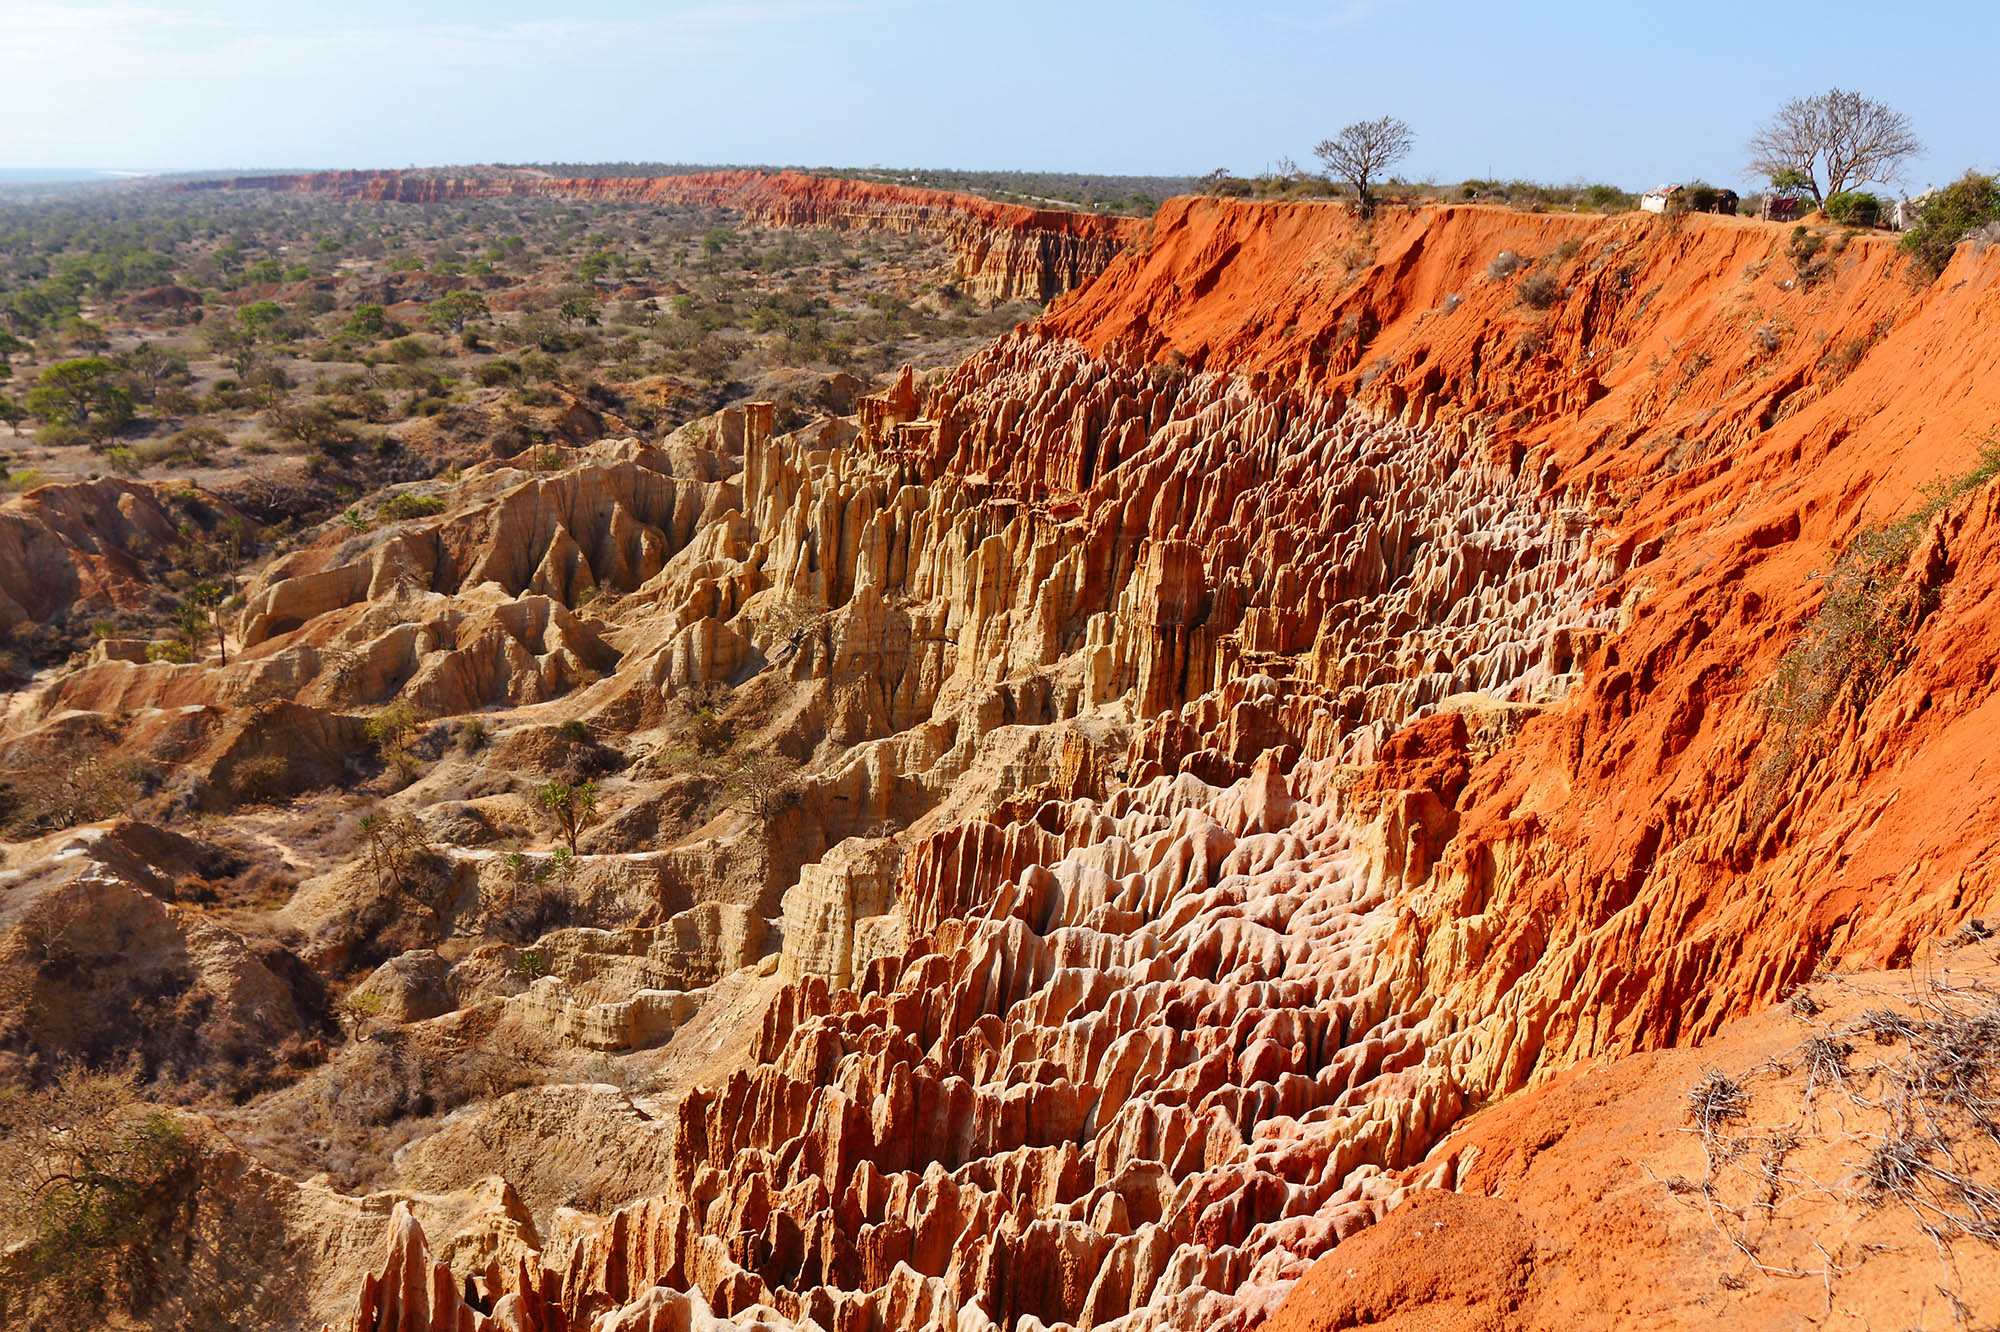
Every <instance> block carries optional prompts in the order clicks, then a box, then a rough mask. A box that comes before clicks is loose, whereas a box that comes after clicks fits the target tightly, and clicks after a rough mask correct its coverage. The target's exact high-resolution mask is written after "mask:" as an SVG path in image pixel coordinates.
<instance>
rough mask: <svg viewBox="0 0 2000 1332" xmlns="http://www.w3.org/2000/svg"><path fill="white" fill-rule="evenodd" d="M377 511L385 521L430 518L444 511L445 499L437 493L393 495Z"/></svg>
mask: <svg viewBox="0 0 2000 1332" xmlns="http://www.w3.org/2000/svg"><path fill="white" fill-rule="evenodd" d="M376 512H378V513H379V514H380V515H381V516H382V518H383V520H384V521H385V522H392V523H393V522H399V521H401V520H402V519H405V518H428V517H430V516H431V515H432V514H438V513H443V512H444V501H443V500H441V499H439V498H438V497H437V496H435V495H408V494H403V495H391V496H390V497H389V498H388V499H386V500H384V501H382V504H381V507H380V508H379V509H377V510H376Z"/></svg>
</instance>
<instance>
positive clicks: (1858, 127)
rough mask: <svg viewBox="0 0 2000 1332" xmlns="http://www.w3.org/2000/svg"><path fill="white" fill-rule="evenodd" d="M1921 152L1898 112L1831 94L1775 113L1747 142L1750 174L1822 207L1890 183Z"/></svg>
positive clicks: (1906, 120)
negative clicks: (1792, 184) (1784, 184)
mask: <svg viewBox="0 0 2000 1332" xmlns="http://www.w3.org/2000/svg"><path fill="white" fill-rule="evenodd" d="M1923 150H1924V145H1923V143H1922V141H1920V140H1919V139H1918V138H1917V136H1916V134H1915V132H1914V131H1912V129H1911V128H1910V118H1909V117H1908V116H1906V115H1904V114H1903V113H1902V112H1901V111H1898V110H1896V109H1895V108H1893V107H1890V106H1887V105H1885V104H1884V103H1881V102H1877V101H1875V100H1873V99H1871V98H1867V97H1863V96H1862V95H1861V94H1860V93H1854V92H1845V91H1842V90H1841V89H1839V88H1835V89H1834V90H1833V91H1832V92H1825V93H1821V94H1819V95H1818V96H1816V97H1794V98H1793V99H1792V100H1791V101H1789V102H1786V103H1785V104H1784V105H1783V106H1781V107H1779V108H1778V114H1777V115H1775V116H1773V117H1772V118H1771V123H1770V124H1768V125H1766V126H1764V128H1763V129H1761V130H1759V131H1757V133H1756V135H1755V137H1753V138H1752V139H1751V140H1750V152H1751V154H1752V157H1751V160H1750V169H1751V170H1752V171H1755V172H1757V173H1758V174H1759V175H1763V176H1769V177H1772V178H1773V179H1788V180H1795V181H1797V183H1798V184H1800V185H1802V186H1804V187H1805V188H1806V189H1809V190H1811V191H1812V196H1813V200H1814V202H1816V203H1824V202H1826V199H1827V197H1828V196H1829V195H1834V194H1839V193H1840V192H1841V191H1843V190H1848V189H1852V188H1854V187H1855V186H1857V185H1861V184H1865V183H1867V182H1869V181H1877V182H1881V183H1883V184H1889V183H1893V182H1894V181H1895V179H1896V177H1897V176H1898V175H1899V174H1900V173H1901V171H1902V168H1903V164H1904V163H1905V162H1907V161H1908V160H1909V159H1910V158H1912V157H1915V156H1916V155H1917V154H1919V153H1921V152H1923ZM1822 181H1824V183H1825V188H1824V190H1822V188H1821V182H1822Z"/></svg>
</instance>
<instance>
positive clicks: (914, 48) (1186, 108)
mask: <svg viewBox="0 0 2000 1332" xmlns="http://www.w3.org/2000/svg"><path fill="white" fill-rule="evenodd" d="M1918 13H1920V14H1921V18H1917V17H1916V16H1915V15H1916V14H1918ZM1996 51H2000V4H1994V3H1992V0H1985V2H1984V3H1973V2H1972V0H1933V2H1932V3H1931V4H1929V5H1927V6H1925V7H1923V8H1922V9H1921V10H1920V11H1912V10H1907V9H1901V10H1899V9H1898V8H1896V7H1895V6H1888V5H1882V4H1879V3H1876V4H1868V5H1862V4H1858V3H1847V2H1846V0H1827V2H1824V3H1817V4H1797V3H1789V2H1767V3H1761V4H1757V3H1742V2H1741V0H1737V2H1735V3H1715V2H1713V0H1677V2H1676V3H1672V4H1665V3H1649V4H1627V3H1620V0H1599V2H1598V3H1594V4H1583V3H1572V2H1571V0H1555V2H1554V3H1543V4H1533V5H1524V4H1517V5H1502V4H1490V3H1473V2H1470V0H1330V2H1328V3H1320V4H1306V3H1297V2H1296V0H1241V2H1240V3H1235V4H1193V3H1175V2H1173V0H1155V3H1150V4H1145V5H1140V4H1128V3H1092V0H1069V2H1068V3H1054V2H1052V0H1014V2H1010V0H980V2H979V3H958V2H957V0H741V2H732V0H656V2H655V3H650V4H648V3H636V2H635V0H577V2H576V3H572V4H570V5H569V6H567V7H566V8H559V7H557V6H553V5H548V4H542V5H529V4H524V3H518V2H516V0H488V2H487V3H480V4H466V3H435V2H430V3H427V2H426V0H403V3H388V2H387V0H348V2H344V3H339V4H330V3H323V4H283V3H277V2H275V0H271V2H267V3H258V4H253V3H246V2H245V0H209V2H206V3H203V2H201V0H186V2H185V3H184V2H183V0H153V2H150V3H129V4H128V3H122V2H119V0H112V2H107V3H98V2H97V0H0V70H4V77H0V123H4V124H5V126H6V130H5V132H4V134H0V167H34V166H49V165H63V166H94V167H127V168H154V169H183V168H208V167H222V166H231V167H293V166H296V167H306V166H313V167H321V166H323V167H399V166H411V165H435V164H442V163H459V162H482V161H533V160H563V161H609V160H621V159H624V160H655V161H698V162H771V163H797V164H808V165H820V164H832V165H853V166H868V165H894V166H902V165H914V166H960V167H987V168H1001V167H1023V168H1038V169H1047V170H1076V171H1101V172H1141V173H1175V174H1180V173H1200V172H1204V171H1207V170H1209V169H1211V168H1213V167H1217V166H1228V167H1230V168H1231V169H1233V170H1236V171H1239V172H1254V171H1259V170H1263V169H1265V168H1268V167H1269V166H1270V165H1272V164H1273V163H1275V162H1276V161H1278V160H1279V159H1280V158H1283V157H1291V158H1293V159H1296V160H1297V161H1299V162H1301V163H1305V162H1309V161H1310V157H1311V147H1312V144H1313V143H1314V142H1315V141H1317V140H1318V139H1319V138H1321V137H1324V136H1325V135H1326V134H1328V133H1330V132H1331V131H1333V130H1336V129H1338V128H1339V127H1340V126H1341V125H1343V124H1345V123H1347V122H1348V121H1351V120H1356V119H1361V118H1364V117H1372V116H1376V115H1382V114H1394V115H1399V116H1401V117H1403V118H1404V119H1405V120H1408V121H1409V122H1410V123H1411V124H1412V125H1413V126H1415V128H1416V130H1417V132H1418V136H1419V137H1418V141H1417V149H1416V152H1415V153H1414V154H1413V155H1412V157H1411V159H1410V161H1409V163H1408V169H1409V171H1410V172H1411V174H1413V175H1414V176H1417V177H1419V178H1422V177H1425V176H1431V177H1435V178H1436V179H1438V180H1440V181H1454V180H1459V179H1463V178H1465V177H1467V176H1473V175H1489V174H1498V175H1508V176H1516V175H1518V176H1527V177H1533V178H1539V179H1546V180H1571V179H1576V178H1579V177H1587V178H1590V179H1608V180H1612V181H1615V182H1617V183H1620V184H1623V185H1626V186H1628V187H1642V186H1646V185H1651V184H1654V183H1657V182H1659V181H1662V180H1669V179H1684V178H1688V177H1692V176H1695V175H1703V176H1706V177H1708V178H1709V179H1711V180H1714V181H1717V182H1718V183H1730V182H1738V181H1739V180H1740V179H1741V177H1742V175H1743V171H1742V161H1743V157H1744V153H1743V148H1742V144H1743V141H1744V139H1745V138H1746V137H1747V135H1748V133H1749V132H1750V131H1751V130H1752V129H1753V128H1754V127H1755V125H1756V124H1757V123H1758V121H1759V120H1761V119H1762V118H1763V117H1765V116H1767V115H1768V114H1769V113H1770V111H1771V110H1772V109H1773V108H1774V107H1775V106H1776V105H1777V104H1778V103H1779V102H1780V101H1782V100H1783V99H1784V98H1785V97H1787V96H1790V95H1793V94H1796V93H1809V92H1816V91H1821V90H1824V89H1825V88H1827V87H1829V86H1833V85H1836V84H1837V85H1840V86H1844V87H1851V88H1855V89H1858V90H1860V91H1862V92H1865V93H1868V94H1870V95H1872V96H1875V97H1879V98H1881V99H1883V100H1885V101H1888V102H1890V103H1891V104H1893V105H1895V106H1898V107H1900V108H1902V109H1903V110H1905V111H1906V112H1908V113H1909V115H1910V116H1911V118H1912V119H1913V120H1914V121H1915V122H1916V126H1917V129H1918V132H1919V133H1920V135H1921V136H1922V137H1923V138H1924V139H1925V141H1926V142H1927V143H1928V144H1929V145H1930V148H1931V151H1930V153H1929V155H1928V156H1927V157H1926V158H1925V159H1924V160H1923V161H1921V162H1919V163H1917V164H1916V165H1915V167H1914V168H1913V169H1912V170H1911V172H1910V178H1909V182H1908V183H1909V184H1910V186H1911V187H1912V188H1913V189H1919V188H1922V187H1923V186H1924V185H1925V184H1927V183H1932V182H1941V181H1943V180H1946V179H1949V178H1951V177H1953V176H1956V175H1957V174H1958V172H1959V171H1961V170H1963V169H1964V168H1965V167H1967V166H1970V165H1975V164H1977V165H1982V166H1985V167H1989V168H1990V167H1992V166H1994V165H1995V164H1996V163H2000V111H1996V108H1995V103H1994V100H1993V86H1994V68H1995V67H1994V53H1995V52H1996Z"/></svg>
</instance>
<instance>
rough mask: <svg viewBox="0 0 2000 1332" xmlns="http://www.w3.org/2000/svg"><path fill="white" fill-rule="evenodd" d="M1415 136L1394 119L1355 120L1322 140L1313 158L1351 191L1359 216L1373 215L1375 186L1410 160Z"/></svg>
mask: <svg viewBox="0 0 2000 1332" xmlns="http://www.w3.org/2000/svg"><path fill="white" fill-rule="evenodd" d="M1416 137H1417V136H1416V133H1415V132H1414V131H1412V130H1411V129H1410V127H1409V126H1408V125H1406V124H1404V123H1403V122H1402V121H1400V120H1398V119H1396V118H1395V117H1394V116H1383V117H1382V118H1381V119H1380V120H1357V121H1355V122H1354V123H1353V124H1352V125H1349V126H1348V127H1347V128H1346V129H1344V130H1342V131H1341V132H1340V134H1339V136H1338V137H1336V138H1332V139H1321V140H1320V141H1319V144H1318V146H1317V147H1315V148H1314V149H1313V154H1314V155H1315V156H1317V157H1318V158H1319V160H1320V161H1322V162H1324V163H1326V169H1327V170H1328V171H1331V172H1333V173H1334V174H1335V175H1337V176H1339V177H1340V178H1341V179H1342V180H1345V181H1346V182H1347V183H1348V184H1349V185H1352V186H1353V187H1354V194H1355V198H1356V199H1357V200H1359V202H1360V205H1361V216H1363V217H1373V216H1374V215H1375V192H1374V184H1375V182H1376V181H1377V180H1378V179H1380V178H1381V176H1382V174H1383V173H1384V172H1386V171H1387V170H1388V169H1389V168H1390V167H1392V166H1394V165H1396V163H1398V162H1400V161H1402V160H1403V159H1404V158H1405V157H1407V156H1409V152H1410V145H1411V144H1412V143H1414V142H1415V141H1416Z"/></svg>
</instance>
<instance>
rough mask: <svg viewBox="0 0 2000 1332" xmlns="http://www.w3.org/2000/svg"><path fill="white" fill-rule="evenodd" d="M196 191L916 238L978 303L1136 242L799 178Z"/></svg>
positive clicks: (1073, 275)
mask: <svg viewBox="0 0 2000 1332" xmlns="http://www.w3.org/2000/svg"><path fill="white" fill-rule="evenodd" d="M186 188H188V189H192V190H270V191H276V192H280V193H293V192H303V193H317V194H333V195H339V196H342V197H345V198H353V199H377V200H388V201H392V202H397V203H442V202H447V201H450V200H453V199H494V198H528V197H547V198H563V199H590V200H625V201H637V202H650V203H660V204H675V205H681V206H697V207H707V208H727V209H731V210H733V211H736V212H740V213H741V214H743V216H744V217H745V219H746V220H748V221H750V222H752V223H754V224H756V225H759V226H783V227H834V228H838V229H840V230H855V231H893V232H902V233H921V234H924V235H930V236H935V237H938V238H939V239H941V240H943V241H945V242H946V243H947V244H948V245H949V246H950V247H951V249H952V252H953V254H954V255H955V256H956V259H957V264H958V276H959V279H960V281H961V282H963V283H964V285H965V286H966V288H967V289H968V290H969V291H971V293H972V294H973V295H974V296H975V297H977V298H978V299H981V300H984V301H988V302H992V303H998V302H1002V301H1010V300H1031V301H1047V300H1052V299H1053V298H1055V297H1056V296H1058V295H1060V294H1061V293H1063V292H1065V291H1069V290H1071V289H1073V288H1075V287H1079V286H1081V285H1083V284H1084V283H1086V282H1088V281H1089V280H1090V279H1091V278H1093V277H1095V276H1096V275H1097V274H1098V273H1100V272H1102V271H1103V270H1104V267H1105V265H1106V264H1108V263H1110V262H1111V258H1112V256H1113V255H1115V254H1116V253H1117V252H1118V249H1119V247H1120V246H1122V245H1123V244H1125V243H1126V242H1127V241H1129V240H1130V239H1131V238H1132V237H1133V236H1135V235H1138V234H1139V233H1140V232H1141V231H1143V229H1144V227H1145V224H1144V223H1143V222H1141V221H1139V220H1137V219H1134V218H1126V217H1106V216H1101V215H1098V214H1094V213H1078V212H1069V211H1066V210H1063V209H1059V208H1028V207H1025V206H1023V205H1020V204H1007V203H998V202H995V201H994V200H991V199H982V198H980V197H978V196H977V195H970V194H953V193H949V192H947V191H944V190H927V189H918V188H916V187H913V186H908V185H891V184H885V183H878V182H875V181H864V180H849V179H844V178H840V177H834V176H814V175H809V174H807V173H804V172H798V171H713V172H703V173H698V174H693V175H685V176H625V177H619V176H589V177H581V178H577V179H564V178H560V177H553V176H549V175H547V174H545V173H542V172H534V171H520V170H514V171H507V170H499V169H491V170H485V171H480V172H476V173H470V174H466V175H463V176H442V175H437V174H435V173H430V172H398V171H326V172H317V173H312V174H306V175H292V176H238V177H233V178H230V179H225V180H214V181H197V182H193V183H191V184H189V185H188V186H187V187H186Z"/></svg>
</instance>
